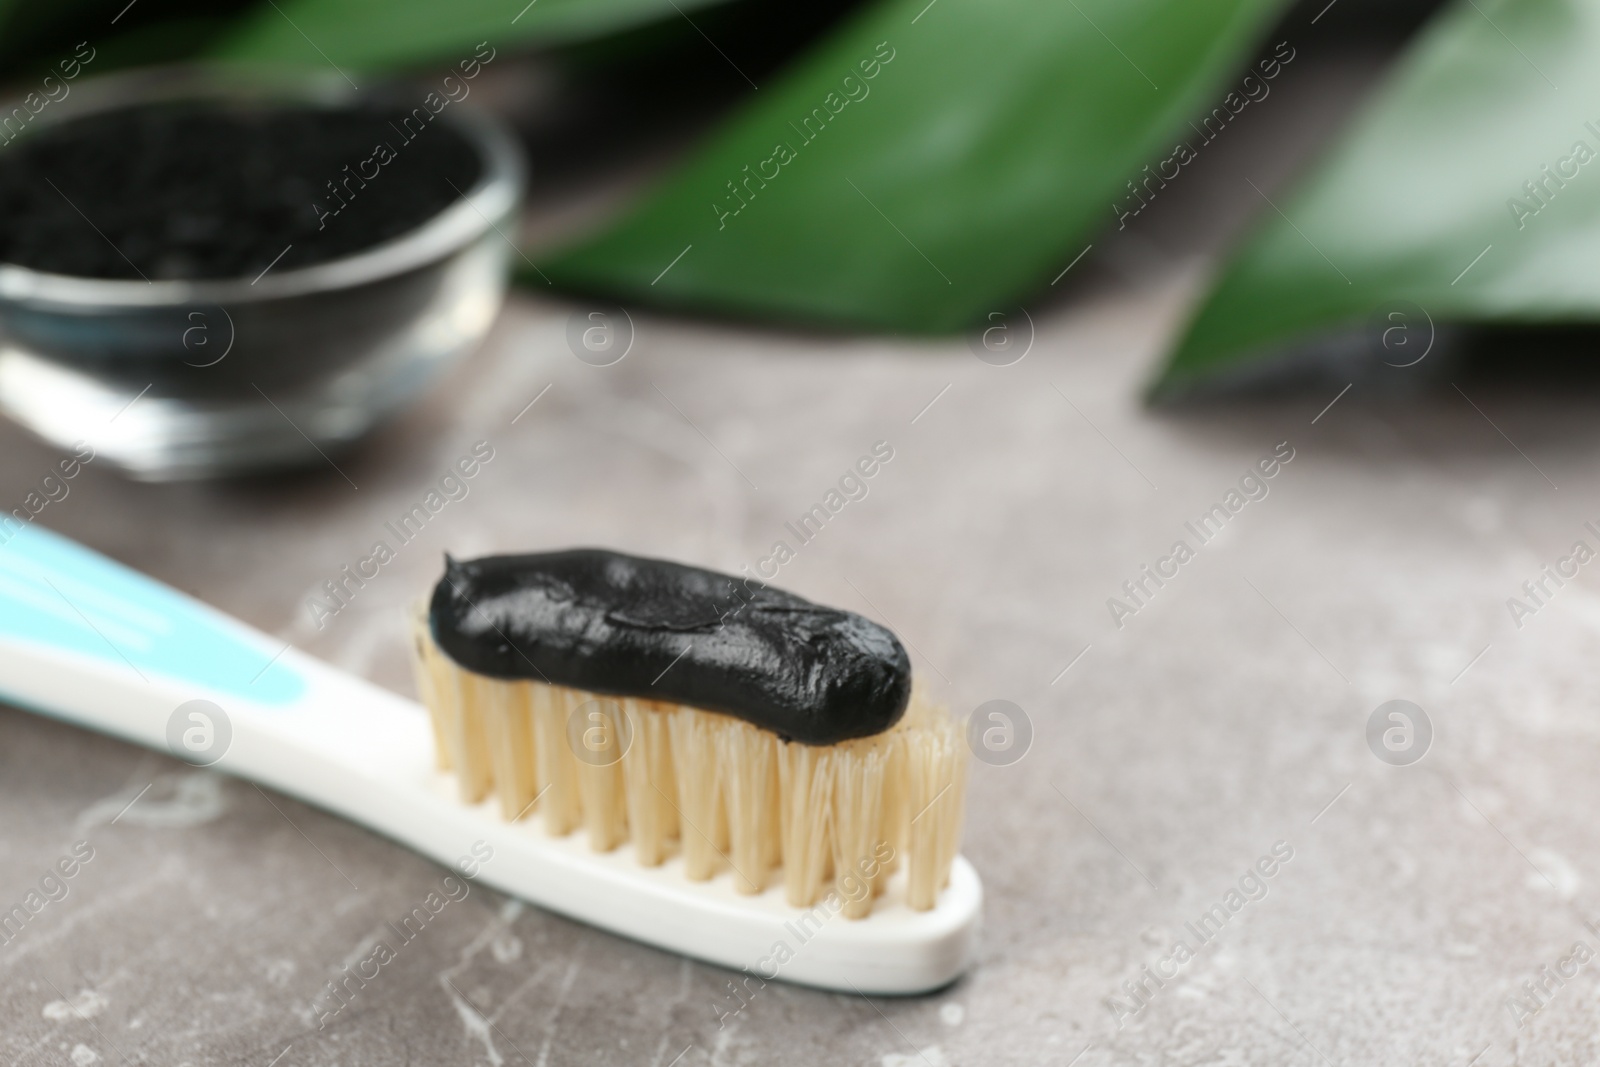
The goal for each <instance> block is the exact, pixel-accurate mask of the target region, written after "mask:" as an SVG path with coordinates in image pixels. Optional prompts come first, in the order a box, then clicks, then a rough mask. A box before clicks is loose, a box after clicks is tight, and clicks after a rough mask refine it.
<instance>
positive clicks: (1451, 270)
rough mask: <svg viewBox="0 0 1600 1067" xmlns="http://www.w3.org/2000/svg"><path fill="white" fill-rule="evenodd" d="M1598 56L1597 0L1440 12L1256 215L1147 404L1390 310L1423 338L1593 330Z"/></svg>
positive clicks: (1597, 303)
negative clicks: (1458, 329)
mask: <svg viewBox="0 0 1600 1067" xmlns="http://www.w3.org/2000/svg"><path fill="white" fill-rule="evenodd" d="M1597 57H1600V3H1596V2H1595V0H1498V2H1497V0H1467V2H1463V3H1459V4H1457V5H1456V6H1454V7H1452V8H1450V9H1448V10H1447V11H1445V12H1444V13H1442V14H1441V15H1440V16H1438V17H1437V18H1436V20H1435V21H1434V22H1433V23H1432V24H1430V26H1429V27H1428V28H1427V29H1426V30H1425V31H1424V33H1423V35H1422V37H1421V38H1420V39H1419V40H1418V41H1417V42H1416V43H1415V44H1414V45H1413V47H1412V48H1411V50H1410V51H1409V52H1408V53H1407V55H1406V56H1405V57H1404V58H1403V59H1402V61H1401V63H1400V64H1399V66H1398V67H1397V68H1396V70H1395V71H1394V73H1393V74H1392V75H1391V78H1390V80H1389V82H1388V83H1387V85H1386V87H1385V88H1384V89H1383V90H1382V91H1381V92H1380V94H1379V95H1378V97H1377V98H1376V100H1375V102H1374V103H1373V104H1372V105H1371V106H1370V107H1369V108H1367V109H1366V110H1365V112H1364V113H1363V115H1362V117H1361V118H1360V119H1359V120H1358V121H1357V122H1356V123H1355V124H1354V126H1353V127H1352V128H1351V129H1350V131H1349V132H1348V134H1347V135H1346V136H1344V137H1343V138H1342V139H1341V141H1340V142H1339V143H1338V145H1337V146H1336V147H1335V149H1334V150H1333V151H1332V152H1331V154H1330V155H1329V156H1328V157H1327V159H1326V161H1325V162H1324V163H1323V164H1322V165H1321V166H1320V167H1318V168H1316V169H1315V170H1314V171H1313V173H1312V175H1311V177H1310V180H1308V181H1306V182H1304V183H1302V184H1301V185H1300V186H1299V187H1298V188H1297V189H1296V190H1295V191H1294V193H1293V194H1292V195H1288V196H1276V197H1273V200H1274V201H1275V202H1276V207H1273V206H1269V205H1268V204H1266V203H1263V204H1262V208H1263V213H1264V225H1262V226H1260V227H1259V229H1258V230H1257V232H1256V233H1255V234H1254V236H1253V237H1252V238H1251V239H1250V240H1249V241H1248V242H1247V243H1245V245H1244V246H1243V248H1242V249H1241V250H1240V251H1239V252H1238V253H1237V254H1236V255H1235V256H1234V258H1233V259H1232V261H1231V262H1230V263H1229V264H1228V266H1227V268H1226V270H1225V272H1224V273H1223V275H1222V278H1221V280H1220V282H1219V283H1218V284H1217V285H1216V288H1215V289H1214V291H1213V292H1212V294H1211V296H1210V298H1209V300H1208V301H1207V302H1206V303H1205V305H1204V306H1203V307H1202V308H1201V310H1200V311H1199V313H1198V315H1196V317H1195V318H1194V320H1193V322H1192V324H1191V326H1190V327H1189V330H1188V333H1187V336H1185V337H1184V339H1183V341H1182V342H1181V344H1180V345H1179V346H1178V348H1177V350H1176V352H1175V353H1174V354H1173V356H1172V358H1171V360H1170V362H1169V364H1168V366H1167V368H1166V371H1165V373H1164V375H1163V376H1162V378H1161V379H1160V381H1159V382H1158V383H1157V385H1156V386H1155V388H1154V390H1153V391H1154V393H1155V395H1157V396H1162V395H1174V394H1177V393H1181V392H1183V391H1184V390H1186V389H1189V388H1192V387H1193V386H1195V385H1197V384H1199V383H1200V382H1202V381H1203V380H1205V379H1206V378H1207V377H1208V376H1211V375H1214V374H1216V373H1217V372H1218V371H1221V370H1223V369H1231V368H1234V367H1238V366H1248V365H1249V364H1251V363H1252V362H1254V361H1257V360H1259V359H1262V358H1264V357H1266V356H1268V355H1271V354H1273V353H1274V351H1275V350H1280V349H1281V348H1282V346H1284V345H1285V344H1286V343H1287V342H1290V341H1299V340H1305V339H1308V338H1316V337H1321V336H1325V335H1336V334H1338V333H1339V332H1341V331H1346V330H1350V329H1352V328H1359V327H1360V326H1361V325H1362V324H1363V323H1366V322H1368V321H1370V320H1371V318H1372V317H1373V316H1374V315H1375V314H1376V313H1379V312H1381V311H1382V310H1383V309H1384V308H1385V307H1390V306H1395V305H1396V304H1397V303H1398V302H1401V301H1406V302H1412V303H1415V304H1417V305H1420V306H1421V308H1422V309H1423V310H1424V311H1425V312H1426V313H1427V316H1428V317H1429V318H1430V319H1431V320H1432V321H1433V322H1434V323H1435V324H1438V323H1443V322H1462V323H1491V322H1498V323H1544V322H1548V323H1566V322H1575V321H1585V320H1587V321H1593V320H1595V319H1597V318H1600V159H1597V156H1600V61H1597ZM1580 145H1581V146H1583V147H1582V148H1581V149H1580V148H1579V146H1580ZM1576 155H1584V156H1586V158H1587V159H1588V160H1590V162H1586V163H1583V164H1581V165H1580V164H1579V163H1577V161H1576V159H1575V156H1576ZM1563 160H1565V161H1567V162H1566V164H1565V168H1564V169H1565V170H1566V171H1567V172H1568V175H1569V176H1567V177H1565V178H1563V177H1561V176H1560V175H1559V174H1558V175H1557V177H1555V178H1553V179H1552V178H1547V177H1546V171H1545V170H1544V168H1545V167H1549V168H1550V169H1551V171H1552V172H1553V171H1556V170H1557V169H1558V168H1562V167H1563V163H1562V161H1563ZM1528 182H1532V183H1540V182H1542V183H1544V189H1545V192H1544V193H1542V194H1540V198H1539V199H1535V198H1533V197H1532V196H1530V195H1529V191H1528V190H1529V186H1527V185H1525V184H1524V183H1528ZM1519 204H1520V205H1521V206H1520V207H1519V206H1518V205H1519ZM1279 209H1281V211H1280V210H1279Z"/></svg>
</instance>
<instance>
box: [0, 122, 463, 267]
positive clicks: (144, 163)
mask: <svg viewBox="0 0 1600 1067" xmlns="http://www.w3.org/2000/svg"><path fill="white" fill-rule="evenodd" d="M419 116H427V112H426V111H423V110H421V109H408V108H403V107H400V106H395V105H387V104H380V103H371V102H368V103H359V104H345V105H341V106H338V107H322V106H316V105H311V104H281V103H239V102H232V101H171V102H158V103H147V104H142V105H137V106H131V107H126V108H120V109H116V110H110V111H99V112H95V113H93V114H89V115H85V116H82V117H78V118H73V119H70V120H66V121H62V122H58V123H54V124H51V125H47V126H44V127H42V128H39V129H37V130H36V131H32V132H30V134H28V135H27V136H24V137H22V138H19V139H17V140H16V141H15V142H13V143H12V144H10V145H9V146H7V147H6V148H4V149H0V262H3V263H12V264H16V265H18V266H21V267H27V268H30V269H32V270H36V271H43V272H46V273H50V274H64V275H74V276H78V277H86V278H106V279H133V280H140V279H148V280H152V281H155V280H164V279H171V280H214V279H234V278H244V279H250V278H253V277H255V276H257V275H258V274H260V272H262V271H263V270H266V269H267V268H268V267H269V265H270V266H271V268H272V270H274V271H284V270H290V269H293V268H296V267H306V266H312V265H315V264H319V263H325V262H328V261H330V260H334V259H339V258H341V257H344V256H348V255H352V254H354V253H358V252H361V251H363V250H365V249H368V248H371V247H373V246H375V245H379V244H382V243H383V242H385V241H387V240H390V239H393V238H397V237H400V236H402V235H404V234H406V233H408V232H410V231H412V230H415V229H416V228H417V227H418V226H420V225H422V224H423V223H425V222H427V221H428V220H429V219H430V218H432V217H434V216H435V215H437V214H439V212H441V211H442V210H444V209H445V208H447V207H448V206H450V204H451V203H452V202H454V201H456V200H458V199H460V198H461V196H462V195H463V194H465V193H467V192H468V191H469V190H470V189H471V188H472V187H473V185H474V183H475V182H477V181H478V179H479V177H480V175H481V171H482V163H481V160H480V154H479V153H478V152H477V151H476V150H475V148H474V146H473V145H472V144H471V143H469V142H468V141H467V139H466V138H465V137H463V136H462V134H461V133H459V132H458V131H457V130H455V129H452V128H451V127H450V125H448V124H446V123H443V122H439V121H430V122H427V123H425V124H424V123H423V122H422V121H420V120H419ZM427 117H430V118H431V116H427ZM285 249H287V251H285Z"/></svg>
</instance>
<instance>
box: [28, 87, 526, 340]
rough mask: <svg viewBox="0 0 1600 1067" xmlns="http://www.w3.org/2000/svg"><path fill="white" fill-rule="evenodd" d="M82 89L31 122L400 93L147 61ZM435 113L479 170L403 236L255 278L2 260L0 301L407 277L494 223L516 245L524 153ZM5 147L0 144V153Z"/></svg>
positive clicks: (240, 299)
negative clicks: (511, 230)
mask: <svg viewBox="0 0 1600 1067" xmlns="http://www.w3.org/2000/svg"><path fill="white" fill-rule="evenodd" d="M75 89H76V91H75V92H73V93H72V94H71V95H70V96H68V97H66V98H65V99H63V100H62V101H60V102H59V103H53V104H52V105H51V106H50V107H49V108H47V109H45V110H43V111H41V112H40V113H39V114H38V116H37V118H35V119H34V120H33V121H32V122H31V123H30V124H29V127H28V129H29V131H30V132H31V131H32V130H34V129H42V128H44V127H46V126H53V125H57V124H60V123H64V122H69V121H71V120H73V119H76V118H81V117H83V116H85V115H92V114H97V113H101V112H106V111H119V110H125V109H128V108H131V107H137V106H139V105H143V104H153V103H162V102H168V101H180V100H199V101H205V100H213V101H220V102H227V101H236V102H242V103H273V102H278V103H289V104H293V103H300V104H305V105H308V106H310V107H313V108H318V107H321V108H329V109H333V108H339V107H347V106H350V105H351V104H353V103H363V102H371V101H383V102H390V103H392V102H394V101H395V100H396V93H395V91H394V90H393V89H392V88H391V87H386V88H383V89H356V88H353V87H352V86H351V85H349V84H347V83H345V82H344V81H343V80H342V79H340V78H338V76H336V75H331V74H330V75H328V76H324V75H321V74H317V73H313V74H309V75H308V74H307V73H306V72H304V71H292V72H291V71H286V70H284V69H282V68H260V67H250V66H242V65H228V66H219V65H205V64H182V65H172V66H163V67H149V68H142V69H139V70H133V71H124V72H118V73H114V74H106V75H101V76H99V77H97V78H92V79H86V80H85V81H84V82H83V83H82V84H81V85H79V86H76V87H75ZM7 103H10V101H7ZM3 107H4V105H3V104H0V108H3ZM435 116H436V117H437V118H439V119H441V120H442V121H444V122H447V123H449V125H450V126H451V128H452V129H454V130H455V131H456V132H457V133H459V134H461V136H462V137H464V138H465V139H466V141H467V142H468V143H469V144H470V145H472V146H473V148H474V149H475V150H476V151H477V153H478V157H479V161H480V163H481V164H482V171H481V173H480V174H479V176H478V180H477V181H476V182H475V183H473V185H472V186H471V188H469V189H466V190H464V191H463V193H462V196H461V197H460V198H459V199H457V200H456V201H455V202H454V203H452V204H451V205H450V206H449V207H447V208H445V209H443V210H442V211H440V212H439V213H438V214H436V215H434V216H432V217H431V218H429V219H427V220H426V221H425V222H423V223H421V224H419V225H418V226H417V227H415V228H414V229H412V230H410V231H408V232H406V233H403V234H401V235H399V236H398V237H393V238H390V239H388V240H386V241H383V242H381V243H379V244H375V245H372V246H371V247H369V248H365V249H362V250H361V251H359V252H354V253H351V254H348V255H344V256H340V257H338V258H336V259H330V260H325V261H323V262H321V263H312V264H309V265H307V266H303V267H293V268H289V269H286V270H283V271H277V272H273V271H272V270H271V268H270V267H268V268H267V270H266V271H263V272H262V274H261V275H258V276H257V277H256V278H254V279H251V278H196V279H181V278H175V279H158V280H153V281H142V280H135V279H128V278H88V277H83V276H79V275H69V274H54V273H51V272H49V271H41V270H35V269H33V268H31V267H25V266H22V265H20V264H16V263H6V262H0V301H7V302H12V303H26V304H31V305H48V306H51V307H53V308H66V309H76V310H95V309H102V310H111V309H117V308H149V307H166V306H185V305H193V304H215V305H241V304H250V303H262V302H265V301H270V300H276V299H282V298H286V297H297V296H305V295H307V294H312V293H323V292H336V291H338V290H342V289H349V288H353V287H355V286H360V285H365V284H368V283H371V282H375V281H380V280H382V279H385V278H390V277H394V276H396V275H400V274H404V273H406V272H408V271H412V270H415V269H418V268H420V267H424V266H427V265H428V264H430V263H434V262H437V261H438V260H440V259H443V258H445V257H447V256H449V255H452V254H454V253H455V252H458V251H460V250H461V249H463V248H466V247H468V246H469V245H471V244H473V243H474V242H476V241H477V240H479V239H480V238H482V237H483V236H484V235H485V234H487V233H488V232H489V231H491V230H494V231H495V232H497V233H499V235H500V236H501V238H502V239H504V240H506V241H507V242H511V238H510V237H509V236H507V235H506V233H505V231H504V230H503V229H502V224H503V223H504V222H506V221H507V220H508V219H509V218H510V217H511V216H512V215H513V214H514V212H515V210H516V208H517V205H518V204H519V202H520V201H521V199H522V193H523V189H524V185H525V183H526V171H525V164H524V162H523V159H522V153H521V150H520V149H519V147H518V146H517V144H516V143H515V141H514V140H513V139H512V137H511V135H510V134H508V133H507V132H506V131H505V129H504V128H503V127H502V126H501V124H500V123H499V122H498V121H497V120H495V119H493V118H492V117H491V116H489V115H488V114H486V113H485V112H483V111H482V110H480V109H477V108H474V107H470V106H467V105H464V104H460V103H451V104H450V105H449V106H447V107H445V108H443V109H442V110H440V111H439V112H436V113H435ZM22 136H23V137H26V136H28V133H27V132H25V133H24V134H22ZM3 151H4V149H3V148H0V153H3ZM513 247H515V244H514V242H513Z"/></svg>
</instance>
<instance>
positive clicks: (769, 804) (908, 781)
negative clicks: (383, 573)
mask: <svg viewBox="0 0 1600 1067" xmlns="http://www.w3.org/2000/svg"><path fill="white" fill-rule="evenodd" d="M412 653H413V666H414V669H415V674H416V679H417V689H418V692H419V693H420V694H421V696H422V698H423V701H424V702H425V703H426V704H427V706H428V710H429V713H430V717H431V719H432V723H433V733H434V741H435V748H436V758H437V763H438V766H439V769H440V770H441V771H447V772H450V773H453V774H454V775H455V777H456V779H457V786H458V789H459V791H460V794H461V797H462V799H463V800H464V801H466V802H467V803H477V802H479V801H481V800H483V799H484V798H485V797H487V796H488V795H489V794H490V793H491V792H492V793H494V794H495V796H496V799H497V801H498V804H499V807H500V810H501V812H502V813H503V814H504V816H505V818H507V819H522V818H528V817H530V816H531V815H532V814H534V813H535V812H542V814H543V816H544V820H543V821H544V827H545V831H546V832H547V833H549V834H552V835H554V836H564V835H566V834H569V833H571V832H573V831H574V830H576V829H578V828H579V827H580V826H582V827H584V829H585V830H586V832H587V835H588V839H589V843H590V845H591V846H592V847H593V848H595V849H596V850H599V851H609V850H611V849H614V848H617V847H618V846H620V845H622V844H623V843H624V842H628V841H631V842H632V844H633V847H634V851H635V855H636V858H637V860H638V862H639V863H640V864H642V865H645V866H652V867H653V866H658V865H660V864H662V863H664V862H666V861H667V860H668V859H670V858H671V857H672V856H674V855H678V854H681V855H682V857H683V864H684V874H685V875H686V876H687V877H688V878H689V879H691V880H694V881H705V880H707V879H710V878H713V877H716V876H717V875H718V874H720V873H721V872H722V871H723V870H724V869H726V870H728V871H730V874H731V877H732V879H733V886H734V888H735V889H736V890H737V891H738V892H740V893H760V892H762V891H763V890H764V889H766V888H767V886H768V884H769V883H770V882H772V881H773V872H774V871H781V873H780V874H779V876H778V880H780V881H781V882H782V884H783V892H784V897H785V899H786V900H787V901H788V902H789V903H790V904H791V905H794V906H795V907H801V908H809V907H813V906H815V905H817V904H818V903H819V902H821V901H824V900H825V899H826V900H828V901H829V903H830V905H833V906H835V910H837V911H838V913H839V914H841V915H843V916H845V917H846V918H850V919H860V918H864V917H865V916H867V915H868V914H869V913H870V912H871V911H872V908H873V904H874V901H875V900H876V898H877V897H879V896H881V895H882V894H883V892H884V891H885V888H886V887H887V885H888V883H889V878H890V876H891V875H893V874H896V873H897V872H900V871H904V872H905V879H904V884H905V900H906V903H907V904H908V905H909V906H910V907H912V908H914V909H917V910H920V911H926V910H928V909H930V908H932V907H933V906H934V904H935V903H936V901H937V899H938V895H939V891H940V890H941V889H942V888H943V887H944V886H945V884H946V883H947V882H948V881H949V877H950V865H951V864H952V863H953V862H954V860H955V856H956V853H957V852H958V851H959V849H960V844H961V826H962V809H963V806H964V802H965V793H966V774H967V764H966V756H967V748H966V744H965V743H964V740H963V738H962V735H961V729H960V726H959V724H958V723H956V721H955V720H954V719H953V718H952V717H951V716H950V713H949V712H948V711H947V710H946V709H944V708H942V707H939V706H938V705H936V704H934V703H933V702H932V701H930V700H929V699H928V698H927V695H926V693H925V692H923V691H922V690H921V689H920V688H917V689H915V690H914V691H913V694H912V700H911V705H910V707H908V708H907V710H906V714H905V716H904V717H903V718H902V719H901V721H900V722H899V723H898V724H896V725H895V726H894V727H893V728H891V729H889V730H888V731H886V732H884V733H882V734H879V735H877V736H875V737H867V738H860V739H858V740H854V741H845V742H841V743H840V744H837V745H821V746H812V745H802V744H799V743H796V742H791V741H783V740H781V739H780V738H778V737H777V736H775V735H773V734H771V733H769V732H767V731H765V730H761V729H758V728H757V727H754V726H752V725H750V724H749V723H747V722H744V721H742V720H739V719H735V718H732V717H730V716H727V715H719V714H716V713H714V712H708V711H701V710H699V709H697V708H691V707H685V706H683V705H679V704H667V703H661V702H657V701H650V700H641V699H632V698H627V699H624V698H612V697H600V696H596V695H594V694H592V693H585V692H580V691H578V690H574V689H566V688H563V687H560V686H551V685H546V684H544V683H542V682H531V681H520V680H514V681H505V680H501V679H497V678H489V677H486V676H483V675H479V674H476V673H474V672H472V671H467V670H463V669H461V668H460V667H457V666H456V665H455V663H454V662H453V661H452V660H451V659H450V658H449V657H448V656H446V655H445V654H444V653H443V652H442V651H441V650H440V649H439V648H438V646H437V645H436V644H435V643H434V641H433V639H432V635H431V633H430V632H429V630H428V626H427V619H426V614H425V613H424V612H423V611H422V610H420V609H419V610H418V611H417V612H416V613H415V614H414V616H413V620H412ZM897 884H898V883H897Z"/></svg>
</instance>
